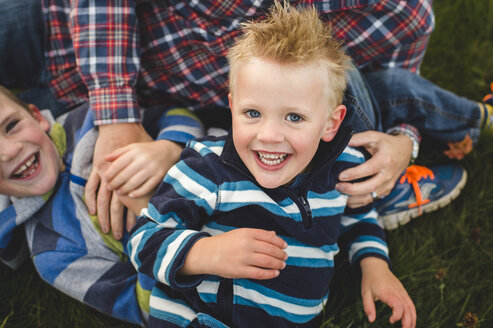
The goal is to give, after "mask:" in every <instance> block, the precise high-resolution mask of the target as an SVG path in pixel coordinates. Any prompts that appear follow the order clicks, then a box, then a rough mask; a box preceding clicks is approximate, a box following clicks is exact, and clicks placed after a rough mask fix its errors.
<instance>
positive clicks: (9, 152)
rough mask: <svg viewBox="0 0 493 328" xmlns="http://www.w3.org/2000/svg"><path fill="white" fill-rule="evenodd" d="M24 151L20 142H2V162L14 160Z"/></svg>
mask: <svg viewBox="0 0 493 328" xmlns="http://www.w3.org/2000/svg"><path fill="white" fill-rule="evenodd" d="M21 150H22V143H20V142H1V143H0V161H2V162H4V163H6V162H9V161H11V160H12V159H14V158H15V157H16V156H17V155H18V154H19V152H20V151H21Z"/></svg>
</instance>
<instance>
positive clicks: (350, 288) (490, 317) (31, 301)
mask: <svg viewBox="0 0 493 328" xmlns="http://www.w3.org/2000/svg"><path fill="white" fill-rule="evenodd" d="M433 6H434V9H435V13H436V30H435V32H433V35H432V38H431V41H430V45H429V48H428V51H427V55H426V57H425V60H424V63H423V67H422V70H421V74H422V75H423V76H424V77H426V78H428V79H430V80H431V81H433V82H434V83H436V84H438V85H440V86H441V87H444V88H446V89H448V90H451V91H453V92H455V93H457V94H460V95H462V96H465V97H468V98H470V99H478V100H479V99H480V98H481V97H482V96H483V95H484V94H486V93H488V92H489V83H490V82H492V81H493V41H492V40H493V0H435V1H434V4H433ZM492 145H493V136H484V137H482V138H481V140H480V142H479V144H478V145H477V147H476V150H475V151H474V152H473V153H472V154H470V155H469V156H468V157H467V158H466V159H465V160H463V161H462V162H461V164H462V165H463V166H464V167H465V168H466V169H467V171H468V174H469V179H468V183H467V185H466V187H465V188H464V190H463V192H462V194H461V196H460V197H459V198H458V199H457V200H455V201H454V202H453V203H452V204H451V205H449V206H447V207H445V208H443V209H441V210H439V211H436V212H433V213H430V214H426V215H424V216H422V217H420V218H418V219H416V220H414V221H413V222H411V223H410V224H408V225H406V226H404V227H401V228H399V229H397V230H395V231H392V232H389V233H388V242H389V248H390V255H391V259H392V263H393V270H394V273H395V274H396V276H397V277H398V278H399V279H401V281H402V282H403V284H404V286H405V287H406V289H407V290H408V292H409V294H410V295H411V297H412V298H413V300H414V302H415V305H416V308H417V311H418V324H417V327H426V328H432V327H447V328H448V327H471V328H472V327H483V328H490V327H493V218H492V217H493V196H492V195H493V174H492V173H491V172H493V147H492ZM422 161H423V160H422ZM424 161H425V162H426V163H427V164H429V163H441V162H444V161H445V158H444V157H443V156H441V155H437V154H434V155H429V154H428V155H427V156H426V157H425V160H424ZM339 260H341V262H343V263H342V264H339V265H338V266H337V271H336V277H335V280H334V281H333V289H332V290H333V292H332V295H331V298H330V300H329V303H328V305H327V309H326V322H325V324H324V327H326V328H336V327H337V328H343V327H344V328H349V327H358V328H359V327H373V328H376V327H394V326H395V327H397V326H399V325H390V324H389V323H388V318H389V316H390V310H389V308H388V307H386V306H384V305H383V304H379V305H378V307H377V320H376V322H375V323H373V324H371V325H370V324H368V322H367V321H366V318H365V315H364V312H363V307H362V302H361V297H360V294H359V282H357V281H356V280H355V279H354V277H353V276H352V274H351V271H350V269H349V267H348V265H347V262H344V261H343V259H342V258H339ZM0 295H1V297H0V328H3V327H5V328H7V327H22V328H25V327H50V328H51V327H119V328H124V327H133V326H131V325H127V324H125V323H122V322H119V321H117V320H114V319H111V318H109V317H107V316H105V315H102V314H100V313H98V312H97V311H95V310H93V309H91V308H88V307H87V306H84V305H82V304H80V303H79V302H76V301H74V300H72V299H70V298H69V297H67V296H65V295H63V294H61V293H60V292H58V291H56V290H55V289H54V288H52V287H51V286H49V285H48V284H46V283H44V282H42V281H41V280H40V279H39V277H38V276H37V274H36V273H35V271H34V269H33V267H32V265H30V264H28V265H26V266H25V267H23V268H22V270H20V271H17V272H14V271H12V270H10V269H8V268H7V267H5V266H3V265H0ZM466 313H472V314H474V315H475V316H477V318H478V322H477V324H476V325H475V326H474V325H472V324H469V325H468V323H467V322H466V321H465V319H464V318H465V316H466Z"/></svg>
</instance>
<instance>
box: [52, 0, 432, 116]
mask: <svg viewBox="0 0 493 328" xmlns="http://www.w3.org/2000/svg"><path fill="white" fill-rule="evenodd" d="M292 2H293V4H295V5H307V4H312V5H314V6H315V7H316V8H317V9H318V10H319V12H320V13H321V16H322V18H323V19H324V21H327V22H328V23H329V24H331V25H332V26H333V32H334V34H335V36H336V37H337V38H339V39H341V40H344V41H345V43H346V45H347V51H348V53H349V54H350V55H351V56H352V58H353V59H354V61H355V63H356V64H357V65H358V66H359V67H369V68H374V67H401V68H405V69H409V70H412V71H418V70H419V66H420V64H421V61H422V59H423V55H424V51H425V48H426V45H427V41H428V38H429V35H430V33H431V31H432V30H433V26H434V16H433V12H432V8H431V0H409V1H397V0H383V1H377V0H346V1H344V0H340V1H333V0H332V1H327V0H326V1H316V0H299V1H292ZM43 3H44V7H43V10H44V15H45V18H46V32H47V33H46V44H47V47H46V49H45V53H46V62H47V68H48V71H49V73H51V74H52V75H53V76H54V79H53V80H52V82H51V86H52V88H53V90H54V92H55V94H56V96H57V98H58V99H60V100H61V101H62V102H64V103H65V105H66V107H68V108H70V107H73V106H76V105H78V104H80V103H81V102H83V101H85V100H87V99H88V98H89V99H90V104H91V108H92V110H93V113H94V121H95V123H96V124H111V123H116V122H135V121H139V120H140V116H139V111H138V106H141V107H151V106H156V105H158V106H163V107H171V106H184V107H187V108H190V109H206V108H209V107H227V104H228V103H227V93H228V90H227V77H228V76H227V75H228V67H227V61H226V58H225V55H226V52H227V49H228V48H229V47H230V46H231V44H233V42H234V41H235V39H236V38H237V37H238V36H239V34H240V32H239V31H238V29H237V27H238V25H239V24H240V23H241V22H242V21H243V20H245V19H258V18H259V17H262V15H263V14H264V12H265V11H266V10H267V9H268V8H269V6H270V5H271V4H272V0H243V1H241V0H223V1H212V0H195V1H188V0H187V1H185V0H183V1H179V0H166V1H165V0H154V1H140V0H136V1H135V2H134V1H131V0H120V1H109V0H73V1H69V0H44V1H43Z"/></svg>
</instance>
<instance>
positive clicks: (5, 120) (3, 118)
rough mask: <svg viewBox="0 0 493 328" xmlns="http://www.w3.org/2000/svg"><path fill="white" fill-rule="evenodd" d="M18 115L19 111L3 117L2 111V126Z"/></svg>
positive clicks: (0, 121)
mask: <svg viewBox="0 0 493 328" xmlns="http://www.w3.org/2000/svg"><path fill="white" fill-rule="evenodd" d="M16 115H17V112H13V113H10V114H9V115H7V116H4V117H2V114H1V113H0V126H4V125H5V124H7V122H9V121H10V120H11V119H12V117H14V116H16Z"/></svg>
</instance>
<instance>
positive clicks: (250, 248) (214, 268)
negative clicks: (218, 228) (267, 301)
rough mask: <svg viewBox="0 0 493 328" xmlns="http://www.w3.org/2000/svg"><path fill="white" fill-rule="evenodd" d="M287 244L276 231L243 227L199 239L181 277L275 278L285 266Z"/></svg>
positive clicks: (187, 259) (191, 251)
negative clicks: (202, 275)
mask: <svg viewBox="0 0 493 328" xmlns="http://www.w3.org/2000/svg"><path fill="white" fill-rule="evenodd" d="M286 247H287V244H286V242H285V241H284V240H283V239H281V238H279V237H278V236H276V234H275V232H274V231H267V230H261V229H250V228H240V229H235V230H232V231H228V232H225V233H222V234H220V235H216V236H213V237H206V238H202V239H199V240H198V241H197V242H196V243H195V245H193V247H192V248H191V249H190V252H189V253H188V255H187V258H186V260H185V264H184V266H183V268H182V269H181V271H180V273H181V274H186V275H194V274H211V275H216V276H221V277H225V278H249V279H272V278H275V277H277V276H278V275H279V270H282V269H284V268H285V267H286V262H285V261H286V259H287V258H288V255H287V254H286V252H285V251H284V249H285V248H286Z"/></svg>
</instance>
